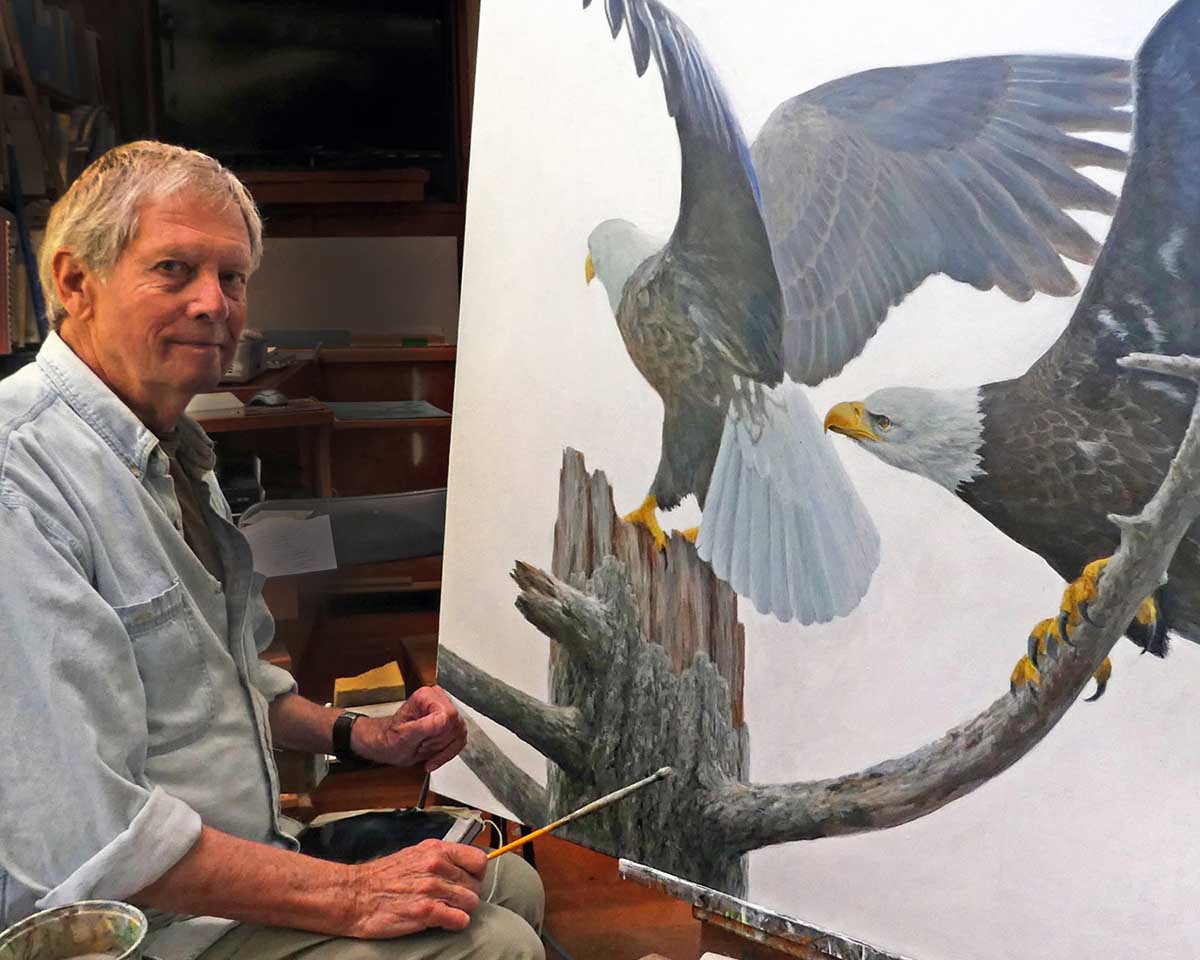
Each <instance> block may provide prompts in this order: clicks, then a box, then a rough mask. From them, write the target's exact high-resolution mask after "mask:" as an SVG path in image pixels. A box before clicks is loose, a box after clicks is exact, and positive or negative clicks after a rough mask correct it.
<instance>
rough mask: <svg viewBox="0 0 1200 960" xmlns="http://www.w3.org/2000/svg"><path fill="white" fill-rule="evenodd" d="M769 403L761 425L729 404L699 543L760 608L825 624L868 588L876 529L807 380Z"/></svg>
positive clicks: (776, 393)
mask: <svg viewBox="0 0 1200 960" xmlns="http://www.w3.org/2000/svg"><path fill="white" fill-rule="evenodd" d="M767 409H768V415H769V419H768V421H767V423H766V425H765V427H763V428H762V429H761V430H759V429H756V428H753V427H752V426H751V425H750V424H749V423H746V422H744V421H740V420H738V419H736V417H735V415H734V413H733V411H732V410H731V411H730V414H729V417H728V418H727V419H726V421H725V430H724V433H723V434H722V436H721V449H720V452H719V453H718V454H717V462H716V465H715V466H714V467H713V474H712V481H711V482H710V484H709V488H708V496H707V498H706V502H705V506H704V516H703V518H702V519H701V521H700V536H699V538H698V539H697V541H696V547H697V549H698V550H699V553H700V556H701V557H702V558H703V559H704V560H707V561H708V562H709V563H710V564H711V565H712V568H713V571H714V572H715V573H716V574H717V576H719V577H720V578H721V579H722V580H725V581H726V582H727V583H729V585H730V586H731V587H733V589H734V590H735V591H737V593H738V594H740V595H741V596H744V597H749V598H750V599H751V600H752V601H753V602H754V606H755V607H756V608H757V609H758V611H759V612H760V613H769V614H772V615H774V616H775V617H777V618H778V619H780V620H782V621H785V622H786V621H789V620H799V621H800V622H801V623H806V624H807V623H826V622H827V621H829V620H832V619H834V618H835V617H844V616H845V615H846V614H848V613H850V611H852V610H853V609H854V608H855V607H857V606H858V604H859V601H861V600H862V598H863V596H865V595H866V592H867V588H868V587H869V586H870V584H871V576H872V574H874V572H875V568H876V567H877V566H878V565H879V534H878V533H877V532H876V530H875V524H874V523H873V522H872V521H871V516H870V514H869V513H868V512H867V508H866V506H865V505H864V504H863V502H862V500H861V499H859V496H858V492H857V491H856V490H855V489H854V485H853V484H852V483H851V482H850V478H849V477H848V476H847V475H846V471H845V468H844V467H843V466H842V462H841V460H839V459H838V455H837V452H836V451H835V450H834V448H833V445H832V444H831V443H829V441H828V439H827V438H826V437H825V436H824V435H823V434H822V432H821V426H820V421H819V420H818V419H817V415H816V411H814V410H813V408H812V404H810V403H809V401H808V397H807V396H806V395H805V393H804V391H803V389H801V388H800V387H798V386H796V385H794V384H792V383H791V382H790V381H786V380H785V381H784V383H783V384H782V385H781V386H779V387H777V388H776V389H775V390H773V391H772V392H771V394H770V399H769V401H768V403H767Z"/></svg>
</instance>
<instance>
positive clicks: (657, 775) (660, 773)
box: [487, 767, 674, 860]
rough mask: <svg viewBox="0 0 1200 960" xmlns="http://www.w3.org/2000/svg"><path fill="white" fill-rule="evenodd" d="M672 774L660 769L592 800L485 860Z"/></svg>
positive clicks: (494, 851)
mask: <svg viewBox="0 0 1200 960" xmlns="http://www.w3.org/2000/svg"><path fill="white" fill-rule="evenodd" d="M672 773H674V771H673V770H672V769H671V768H670V767H662V768H660V769H659V770H657V771H656V772H654V773H652V774H650V776H648V777H645V778H643V779H641V780H638V781H637V782H636V783H631V784H629V786H627V787H621V789H620V790H614V791H613V792H612V793H607V794H605V795H604V796H603V797H601V798H600V799H599V800H593V801H592V802H591V803H588V804H584V805H583V806H582V807H580V808H579V809H578V810H573V811H571V812H570V813H568V814H567V815H566V816H565V817H560V818H559V819H557V820H555V821H554V822H553V823H548V824H546V825H545V826H544V827H539V828H538V829H537V830H534V831H533V833H527V834H526V835H525V836H523V837H521V838H519V839H517V840H514V841H513V842H512V843H506V844H505V845H504V846H502V847H500V848H498V849H496V850H493V851H492V852H491V853H489V854H488V856H487V858H488V859H489V860H494V859H495V858H496V857H498V856H500V854H502V853H508V852H509V851H510V850H516V849H517V847H520V846H523V845H524V844H526V843H528V842H529V841H530V840H536V839H537V838H538V837H540V836H542V835H543V834H547V833H550V832H551V831H553V830H557V829H558V828H559V827H561V826H564V825H565V824H568V823H570V822H571V821H572V820H578V819H579V818H580V817H586V816H587V815H588V814H590V813H595V812H596V811H597V810H603V809H604V808H605V807H607V806H609V805H610V804H613V803H616V802H617V801H618V800H623V799H624V798H625V797H627V796H629V795H630V794H631V793H633V792H635V791H637V790H641V789H642V787H645V786H649V785H650V784H652V783H654V782H656V781H658V780H665V779H666V778H667V777H669V776H671V774H672Z"/></svg>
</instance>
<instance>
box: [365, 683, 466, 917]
mask: <svg viewBox="0 0 1200 960" xmlns="http://www.w3.org/2000/svg"><path fill="white" fill-rule="evenodd" d="M424 689H428V688H424ZM438 692H439V693H441V691H440V690H439V691H438ZM441 695H442V697H443V698H444V697H445V694H444V693H443V694H441ZM397 715H399V714H397ZM361 722H362V721H361V720H360V721H359V723H361ZM357 726H358V724H355V727H357ZM486 867H487V854H486V853H484V851H483V850H481V849H480V848H479V847H470V846H467V845H466V844H461V843H444V842H442V841H441V840H426V841H425V842H424V843H419V844H417V846H415V847H407V848H405V849H404V850H400V851H398V852H397V853H393V854H392V855H391V856H387V857H381V858H380V859H378V860H372V861H370V862H369V863H363V864H359V865H358V866H355V867H352V868H351V870H352V873H351V874H350V895H351V896H352V897H353V903H354V913H353V920H352V925H351V929H350V930H349V931H348V934H349V936H352V937H360V938H362V939H364V940H382V939H388V938H390V937H402V936H404V935H405V934H408V933H416V932H417V931H419V930H426V929H429V928H430V927H442V928H443V929H446V930H462V929H463V928H464V927H466V926H467V924H468V923H470V921H471V914H472V913H473V912H474V910H475V908H476V907H478V906H479V888H480V884H481V883H482V881H483V872H484V870H485V869H486Z"/></svg>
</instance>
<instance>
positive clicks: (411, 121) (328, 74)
mask: <svg viewBox="0 0 1200 960" xmlns="http://www.w3.org/2000/svg"><path fill="white" fill-rule="evenodd" d="M450 6H451V4H450V2H449V0H338V2H329V0H159V3H158V8H159V27H160V38H161V56H162V97H161V100H160V103H161V105H162V113H161V120H162V134H163V136H164V137H165V138H166V139H168V140H171V141H174V142H176V143H181V144H184V145H186V146H190V147H195V148H196V149H200V150H204V151H205V152H207V153H211V154H213V155H214V156H217V157H219V158H220V159H221V160H223V161H224V162H226V163H228V164H230V165H232V166H234V167H236V168H239V169H244V170H251V169H314V170H379V169H388V168H396V167H410V166H416V167H425V168H427V169H429V170H430V172H431V174H432V175H433V182H432V184H431V187H432V188H433V189H434V190H435V191H437V190H438V188H439V187H441V188H442V189H443V190H444V189H448V188H449V187H450V186H451V184H452V183H453V182H454V169H453V162H454V154H455V150H454V131H455V124H454V92H453V91H454V86H453V76H454V37H453V20H452V13H451V11H450V10H449V9H448V8H449V7H450Z"/></svg>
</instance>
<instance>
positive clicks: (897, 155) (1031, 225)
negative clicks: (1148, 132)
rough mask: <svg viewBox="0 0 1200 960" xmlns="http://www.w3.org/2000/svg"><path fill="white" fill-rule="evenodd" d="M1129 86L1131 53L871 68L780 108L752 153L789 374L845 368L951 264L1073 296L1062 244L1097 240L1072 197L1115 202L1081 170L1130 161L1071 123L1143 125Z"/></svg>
mask: <svg viewBox="0 0 1200 960" xmlns="http://www.w3.org/2000/svg"><path fill="white" fill-rule="evenodd" d="M1130 96H1131V87H1130V82H1129V64H1128V63H1127V62H1125V61H1122V60H1114V59H1109V58H1095V57H1072V56H1005V57H979V58H973V59H966V60H956V61H950V62H947V63H936V64H926V65H923V66H917V67H901V68H886V69H881V70H870V71H867V72H865V73H860V74H855V75H853V76H850V77H844V78H842V79H839V80H836V81H834V82H832V83H828V84H824V85H823V86H821V87H817V88H816V89H814V90H811V91H809V92H808V93H805V94H802V95H800V96H798V97H794V98H792V99H791V100H788V101H785V102H784V103H783V104H781V105H780V106H779V107H778V108H777V109H776V110H775V112H774V113H773V114H772V115H771V117H770V118H769V119H768V120H767V123H766V124H765V125H764V127H763V129H762V131H761V132H760V134H759V136H758V138H757V139H756V140H755V143H754V145H753V148H752V154H753V157H754V163H755V167H756V170H757V173H758V176H759V179H760V184H761V190H762V198H763V200H762V211H763V217H764V219H765V221H766V225H767V231H768V234H769V235H770V238H771V244H772V250H773V254H774V258H775V265H776V270H777V272H778V275H779V282H780V286H781V287H782V290H783V297H784V306H785V320H784V332H783V344H784V366H785V369H786V371H787V372H788V373H789V374H790V375H791V376H792V377H793V379H796V380H799V381H802V382H804V383H809V384H815V383H820V382H821V381H822V380H824V379H826V378H827V377H829V376H832V375H834V374H836V373H837V372H839V371H840V370H841V369H842V368H843V367H844V366H845V364H846V363H848V362H849V361H850V360H851V359H853V358H854V357H855V356H857V355H858V354H859V353H860V352H861V351H862V349H863V347H864V346H865V345H866V343H867V341H868V340H869V339H870V338H871V337H872V336H873V335H874V333H875V331H876V330H877V329H878V328H879V325H880V324H881V323H882V322H883V320H884V318H885V317H886V315H887V312H888V310H889V309H890V308H891V307H892V306H895V305H896V304H898V303H899V302H900V301H901V300H903V298H904V297H905V296H907V295H908V294H909V293H910V292H912V291H913V290H914V289H916V287H917V286H919V285H920V284H921V283H922V282H923V281H924V280H925V278H926V277H929V276H931V275H933V274H936V273H945V274H947V275H948V276H950V277H952V278H953V279H955V280H958V281H960V282H963V283H969V284H971V285H972V286H974V287H976V288H979V289H984V290H986V289H990V288H992V287H999V289H1000V290H1002V291H1003V292H1004V293H1005V294H1006V295H1008V296H1010V297H1012V298H1014V299H1019V300H1026V299H1028V298H1029V297H1031V296H1033V294H1034V293H1036V292H1044V293H1049V294H1053V295H1056V296H1065V295H1068V294H1071V293H1074V292H1075V291H1076V284H1075V281H1074V279H1073V278H1072V276H1071V274H1070V272H1069V271H1068V270H1067V268H1066V265H1065V263H1064V262H1063V258H1064V257H1066V258H1069V259H1072V260H1077V261H1079V262H1083V263H1090V262H1091V261H1092V260H1093V259H1094V258H1095V256H1096V255H1097V253H1098V250H1099V245H1098V244H1097V243H1096V242H1095V240H1093V239H1092V238H1091V236H1090V235H1089V234H1088V233H1087V231H1086V230H1084V229H1083V227H1082V226H1080V225H1079V224H1078V223H1077V222H1076V221H1075V220H1074V219H1072V218H1071V217H1070V216H1068V215H1067V214H1066V212H1065V211H1066V210H1069V209H1080V210H1095V211H1100V212H1111V211H1112V210H1113V208H1114V206H1115V203H1116V200H1115V198H1114V197H1113V196H1112V194H1111V193H1109V192H1108V191H1107V190H1105V189H1104V188H1103V187H1101V186H1099V185H1098V184H1097V183H1095V182H1094V181H1092V180H1090V179H1089V178H1087V177H1086V176H1084V175H1082V174H1081V173H1079V172H1078V171H1077V170H1076V167H1080V166H1084V165H1097V166H1103V167H1106V168H1109V169H1116V170H1120V169H1123V166H1124V163H1125V160H1126V157H1125V154H1124V153H1123V152H1122V151H1120V150H1118V149H1116V148H1114V147H1111V146H1109V145H1107V144H1102V143H1098V142H1096V141H1093V140H1089V139H1087V138H1086V137H1083V136H1077V135H1073V133H1074V132H1078V131H1118V132H1120V131H1126V130H1128V129H1129V126H1130V113H1129V111H1128V110H1126V109H1123V108H1124V107H1125V106H1126V105H1127V104H1128V102H1129V99H1130ZM858 286H864V287H865V290H864V291H863V292H865V293H867V294H869V295H868V296H865V297H864V296H863V295H862V293H861V292H860V294H859V295H857V296H856V295H854V294H853V292H852V293H851V295H850V296H849V297H846V296H843V294H844V293H845V292H846V291H854V290H855V289H856V287H858ZM814 297H815V302H814V299H813V298H814ZM864 309H867V310H868V311H869V312H867V313H865V314H862V313H859V311H861V310H864ZM802 327H809V328H810V329H808V330H805V331H804V332H803V334H798V333H797V328H802Z"/></svg>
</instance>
